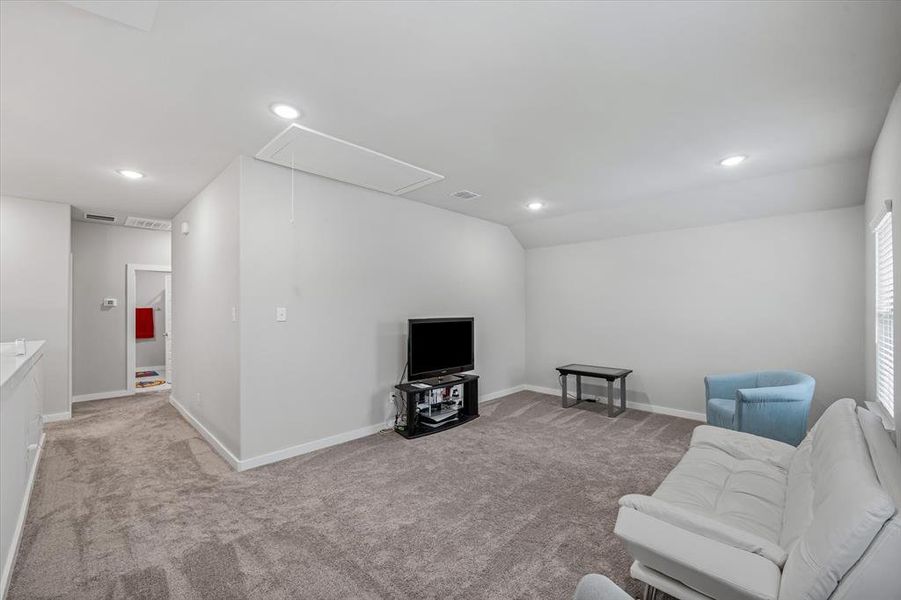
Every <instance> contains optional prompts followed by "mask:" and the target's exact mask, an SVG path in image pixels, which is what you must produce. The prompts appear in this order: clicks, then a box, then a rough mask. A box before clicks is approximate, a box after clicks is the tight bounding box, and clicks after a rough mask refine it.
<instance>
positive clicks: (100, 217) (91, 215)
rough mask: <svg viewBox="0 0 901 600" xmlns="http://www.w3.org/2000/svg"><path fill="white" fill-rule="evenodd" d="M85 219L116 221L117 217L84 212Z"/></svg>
mask: <svg viewBox="0 0 901 600" xmlns="http://www.w3.org/2000/svg"><path fill="white" fill-rule="evenodd" d="M84 219H85V221H100V222H101V223H115V222H116V217H111V216H109V215H98V214H97V213H89V212H86V213H84Z"/></svg>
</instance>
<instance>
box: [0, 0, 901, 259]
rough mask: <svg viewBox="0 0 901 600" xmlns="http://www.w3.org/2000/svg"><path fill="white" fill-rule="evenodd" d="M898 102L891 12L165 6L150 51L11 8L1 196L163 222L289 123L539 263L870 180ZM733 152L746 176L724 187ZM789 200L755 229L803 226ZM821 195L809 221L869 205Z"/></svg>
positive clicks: (6, 12) (897, 44)
mask: <svg viewBox="0 0 901 600" xmlns="http://www.w3.org/2000/svg"><path fill="white" fill-rule="evenodd" d="M899 81H901V3H899V2H885V3H882V2H876V3H868V2H826V3H818V2H782V3H775V2H772V3H736V2H724V3H706V2H700V3H615V2H605V3H565V2H552V3H550V2H549V3H542V2H530V3H514V2H490V3H489V2H485V3H477V2H461V3H454V2H421V3H419V2H358V3H354V2H346V3H332V2H328V3H326V2H319V3H286V2H216V3H213V2H162V3H159V6H158V8H157V10H156V14H155V20H152V27H151V28H150V30H149V31H142V30H141V29H136V28H134V27H129V26H126V25H123V24H122V23H120V22H116V21H114V20H110V19H107V18H102V17H100V16H97V15H96V14H92V13H90V12H86V11H85V10H79V9H77V8H74V7H73V6H70V5H67V4H64V3H51V2H28V3H26V2H3V3H2V4H0V192H2V193H3V194H6V195H16V196H24V197H31V198H40V199H45V200H55V201H62V202H70V203H73V204H76V205H79V206H82V207H89V208H93V209H107V210H117V211H123V210H124V211H127V212H130V213H132V214H140V215H146V216H156V217H171V216H173V215H174V214H175V212H177V211H178V210H179V209H180V208H181V207H182V206H183V205H184V204H185V203H186V202H187V201H188V200H189V199H190V198H192V197H193V196H194V195H195V194H196V193H197V192H198V191H199V190H200V189H202V188H203V186H204V185H205V184H206V183H208V182H209V181H210V180H211V179H212V178H213V177H214V176H215V175H216V174H217V173H218V172H219V171H221V170H222V169H223V168H224V167H225V166H226V165H227V164H228V163H229V161H230V160H232V159H233V158H234V156H236V155H237V154H239V153H241V154H247V155H251V156H252V155H254V154H256V152H257V151H258V150H259V149H260V148H261V147H263V145H264V144H266V142H268V141H269V140H270V139H272V138H273V137H274V136H275V135H276V134H277V133H278V132H280V131H281V130H283V129H284V127H285V122H284V121H282V120H280V119H278V118H277V117H275V116H273V115H272V114H271V113H270V112H269V111H268V106H269V104H270V103H272V102H274V101H284V102H289V103H292V104H294V105H296V106H298V107H299V108H301V109H302V111H303V112H304V115H303V116H302V118H301V119H300V121H299V122H300V123H301V124H303V125H306V126H308V127H312V128H314V129H317V130H320V131H323V132H326V133H329V134H331V135H334V136H338V137H341V138H344V139H347V140H349V141H351V142H354V143H357V144H360V145H363V146H367V147H370V148H372V149H375V150H378V151H379V152H383V153H385V154H388V155H391V156H394V157H397V158H399V159H401V160H404V161H407V162H411V163H413V164H415V165H418V166H421V167H423V168H426V169H429V170H432V171H436V172H438V173H442V174H443V175H445V176H446V179H445V180H444V181H442V182H440V183H436V184H434V185H430V186H427V187H425V188H422V189H419V190H416V191H414V192H412V193H410V194H407V195H406V197H408V198H411V199H414V200H419V201H423V202H428V203H430V204H434V205H436V206H441V207H445V208H448V209H451V210H456V211H459V212H463V213H466V214H470V215H474V216H478V217H482V218H485V219H489V220H492V221H497V222H499V223H504V224H507V225H510V226H511V228H512V229H513V231H514V232H515V233H516V234H517V235H518V236H519V237H520V239H521V240H522V241H523V242H524V244H525V245H527V246H533V245H546V244H548V243H557V242H559V241H564V240H567V239H571V238H568V237H567V236H568V235H569V234H570V232H571V231H572V230H571V227H581V230H580V231H581V233H577V232H573V233H572V235H574V237H575V238H579V239H582V238H584V239H590V238H591V237H605V236H606V235H607V234H602V233H597V234H595V233H593V232H594V227H593V226H591V224H592V223H594V224H596V225H597V227H598V231H600V230H601V229H603V228H604V227H605V226H604V223H605V222H608V226H606V227H607V229H606V230H605V231H608V233H609V232H610V231H613V229H611V227H610V226H609V222H610V220H609V219H607V217H610V216H613V217H614V218H613V221H612V222H614V223H618V224H619V225H620V227H619V228H617V229H616V231H640V230H642V228H643V227H645V223H646V221H647V217H648V211H654V216H655V217H660V218H658V219H657V220H658V221H661V223H664V225H661V226H670V225H666V223H672V226H676V225H678V226H690V225H691V224H696V223H699V222H705V220H706V221H707V222H710V221H722V220H728V219H730V218H735V217H736V215H740V216H741V215H743V216H745V217H746V216H748V215H749V214H751V213H754V211H753V210H752V209H749V208H748V203H753V202H755V198H759V197H760V193H759V192H758V193H757V194H754V193H751V194H745V196H742V198H744V199H743V200H740V201H738V200H737V201H736V202H739V204H741V203H744V204H741V205H740V206H738V204H736V205H731V204H730V198H729V194H728V193H725V192H723V189H724V188H722V186H723V185H724V184H728V183H730V182H736V181H739V180H747V179H760V180H761V181H764V182H772V181H779V178H778V177H776V178H775V179H773V177H774V176H776V175H777V174H780V173H785V172H787V171H794V170H798V169H807V168H809V167H815V166H818V165H823V164H826V163H836V165H837V166H836V167H835V168H836V169H838V171H832V170H830V171H829V172H830V173H832V174H833V175H832V177H833V178H834V177H835V175H834V173H837V172H840V171H841V169H850V170H852V171H853V172H854V173H855V174H857V176H858V177H860V176H861V174H865V163H863V162H861V161H858V162H857V163H854V161H851V162H850V163H849V162H847V159H853V158H855V157H864V160H865V157H866V156H867V155H868V153H869V152H870V150H871V149H872V147H873V144H874V142H875V139H876V135H877V133H878V131H879V127H880V125H881V123H882V120H883V118H884V116H885V111H886V109H887V107H888V104H889V102H890V100H891V97H892V94H893V93H894V91H895V89H896V87H897V86H898V83H899ZM734 153H743V154H748V155H749V156H750V159H749V160H748V161H747V162H746V163H745V164H744V165H742V166H740V167H737V168H734V169H731V170H726V169H723V168H721V167H718V166H717V165H716V161H717V160H718V159H720V158H722V157H724V156H727V155H730V154H734ZM849 164H851V165H853V164H857V165H858V166H857V167H853V166H851V167H849V166H848V165H849ZM860 165H863V166H862V167H861V166H860ZM117 168H133V169H137V170H140V171H143V172H145V173H146V174H147V177H146V178H145V179H144V180H141V181H137V182H133V181H128V180H125V179H123V178H121V177H118V176H117V175H116V174H115V173H114V170H115V169H117ZM804 173H809V171H804ZM783 177H784V176H783ZM799 177H801V175H799ZM815 179H816V178H811V177H810V176H809V175H808V176H807V180H806V181H808V184H809V187H810V189H811V190H814V191H815V190H816V189H817V187H816V184H815ZM761 185H763V184H761ZM748 186H750V188H748ZM754 187H755V185H754V184H753V183H750V184H747V185H745V187H744V188H743V189H751V188H754ZM757 188H760V185H758V186H757ZM461 189H469V190H473V191H475V192H478V193H480V194H482V197H480V198H477V199H475V200H458V199H455V198H451V197H450V194H451V193H453V192H455V191H457V190H461ZM780 189H794V188H792V187H791V186H788V187H787V188H785V186H783V188H780ZM804 189H805V190H806V189H807V188H804ZM692 190H701V191H702V192H699V193H693V192H692ZM704 190H706V191H704ZM717 190H719V191H720V193H718V194H717V193H714V192H716V191H717ZM699 194H700V195H701V196H703V197H704V198H707V199H708V200H706V201H704V202H701V201H699V200H698V196H699ZM704 194H706V196H704ZM724 195H725V197H723V196H724ZM714 196H715V197H716V198H717V199H716V200H714V199H713V198H714ZM783 196H784V197H783V198H782V199H781V200H780V201H778V202H769V203H768V204H767V205H766V206H765V209H766V210H764V211H763V213H761V214H769V213H773V212H793V211H797V210H805V209H809V208H811V206H810V205H811V202H810V199H809V198H805V199H803V201H797V202H796V200H795V198H794V197H793V195H792V194H783ZM832 196H835V194H832ZM832 196H830V197H829V198H825V199H824V201H823V202H822V204H821V205H817V206H813V207H812V208H826V207H831V206H833V205H836V204H838V205H848V204H855V203H859V202H861V201H862V198H863V196H862V190H858V192H857V193H856V194H853V197H850V198H845V197H844V196H842V198H840V199H836V198H834V197H832ZM533 198H540V199H541V200H543V201H544V202H546V203H547V209H546V210H544V211H541V212H540V213H537V214H536V213H531V212H529V211H527V210H525V208H524V205H525V203H526V202H527V201H529V200H531V199H533ZM814 204H816V202H814ZM736 207H737V208H736ZM661 211H662V213H665V214H664V215H663V216H662V217H661V215H660V213H661ZM749 211H750V212H749ZM758 212H760V211H758ZM691 214H697V215H698V218H697V219H694V220H693V219H690V218H689V219H686V218H685V215H691ZM580 215H581V216H580ZM666 215H669V217H671V218H668V217H666ZM752 216H753V215H752ZM616 219H619V221H617V220H616ZM677 222H678V223H677ZM543 232H544V233H543ZM555 232H556V233H555ZM586 236H587V237H586Z"/></svg>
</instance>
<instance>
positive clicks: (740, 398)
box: [704, 371, 816, 446]
mask: <svg viewBox="0 0 901 600" xmlns="http://www.w3.org/2000/svg"><path fill="white" fill-rule="evenodd" d="M815 384H816V382H815V381H814V379H813V377H811V376H810V375H805V374H804V373H798V372H796V371H760V372H757V373H732V374H729V375H708V376H707V377H705V378H704V387H705V388H706V389H707V422H708V423H709V424H711V425H716V426H717V427H725V428H726V429H734V430H736V431H745V432H747V433H753V434H755V435H759V436H763V437H767V438H770V439H774V440H779V441H780V442H785V443H786V444H791V445H793V446H797V445H798V444H800V443H801V440H803V439H804V436H805V435H807V414H808V413H809V412H810V401H811V400H812V399H813V389H814V385H815Z"/></svg>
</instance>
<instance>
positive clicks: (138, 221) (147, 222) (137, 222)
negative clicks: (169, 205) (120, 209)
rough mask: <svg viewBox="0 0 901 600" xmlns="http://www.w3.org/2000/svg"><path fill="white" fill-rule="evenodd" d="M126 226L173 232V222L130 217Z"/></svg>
mask: <svg viewBox="0 0 901 600" xmlns="http://www.w3.org/2000/svg"><path fill="white" fill-rule="evenodd" d="M125 226H126V227H137V228H138V229H154V230H156V231H172V221H162V220H160V219H145V218H144V217H128V218H127V219H125Z"/></svg>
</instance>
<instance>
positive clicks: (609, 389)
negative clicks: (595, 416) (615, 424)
mask: <svg viewBox="0 0 901 600" xmlns="http://www.w3.org/2000/svg"><path fill="white" fill-rule="evenodd" d="M607 416H608V417H612V416H613V381H612V380H610V379H608V380H607Z"/></svg>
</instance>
